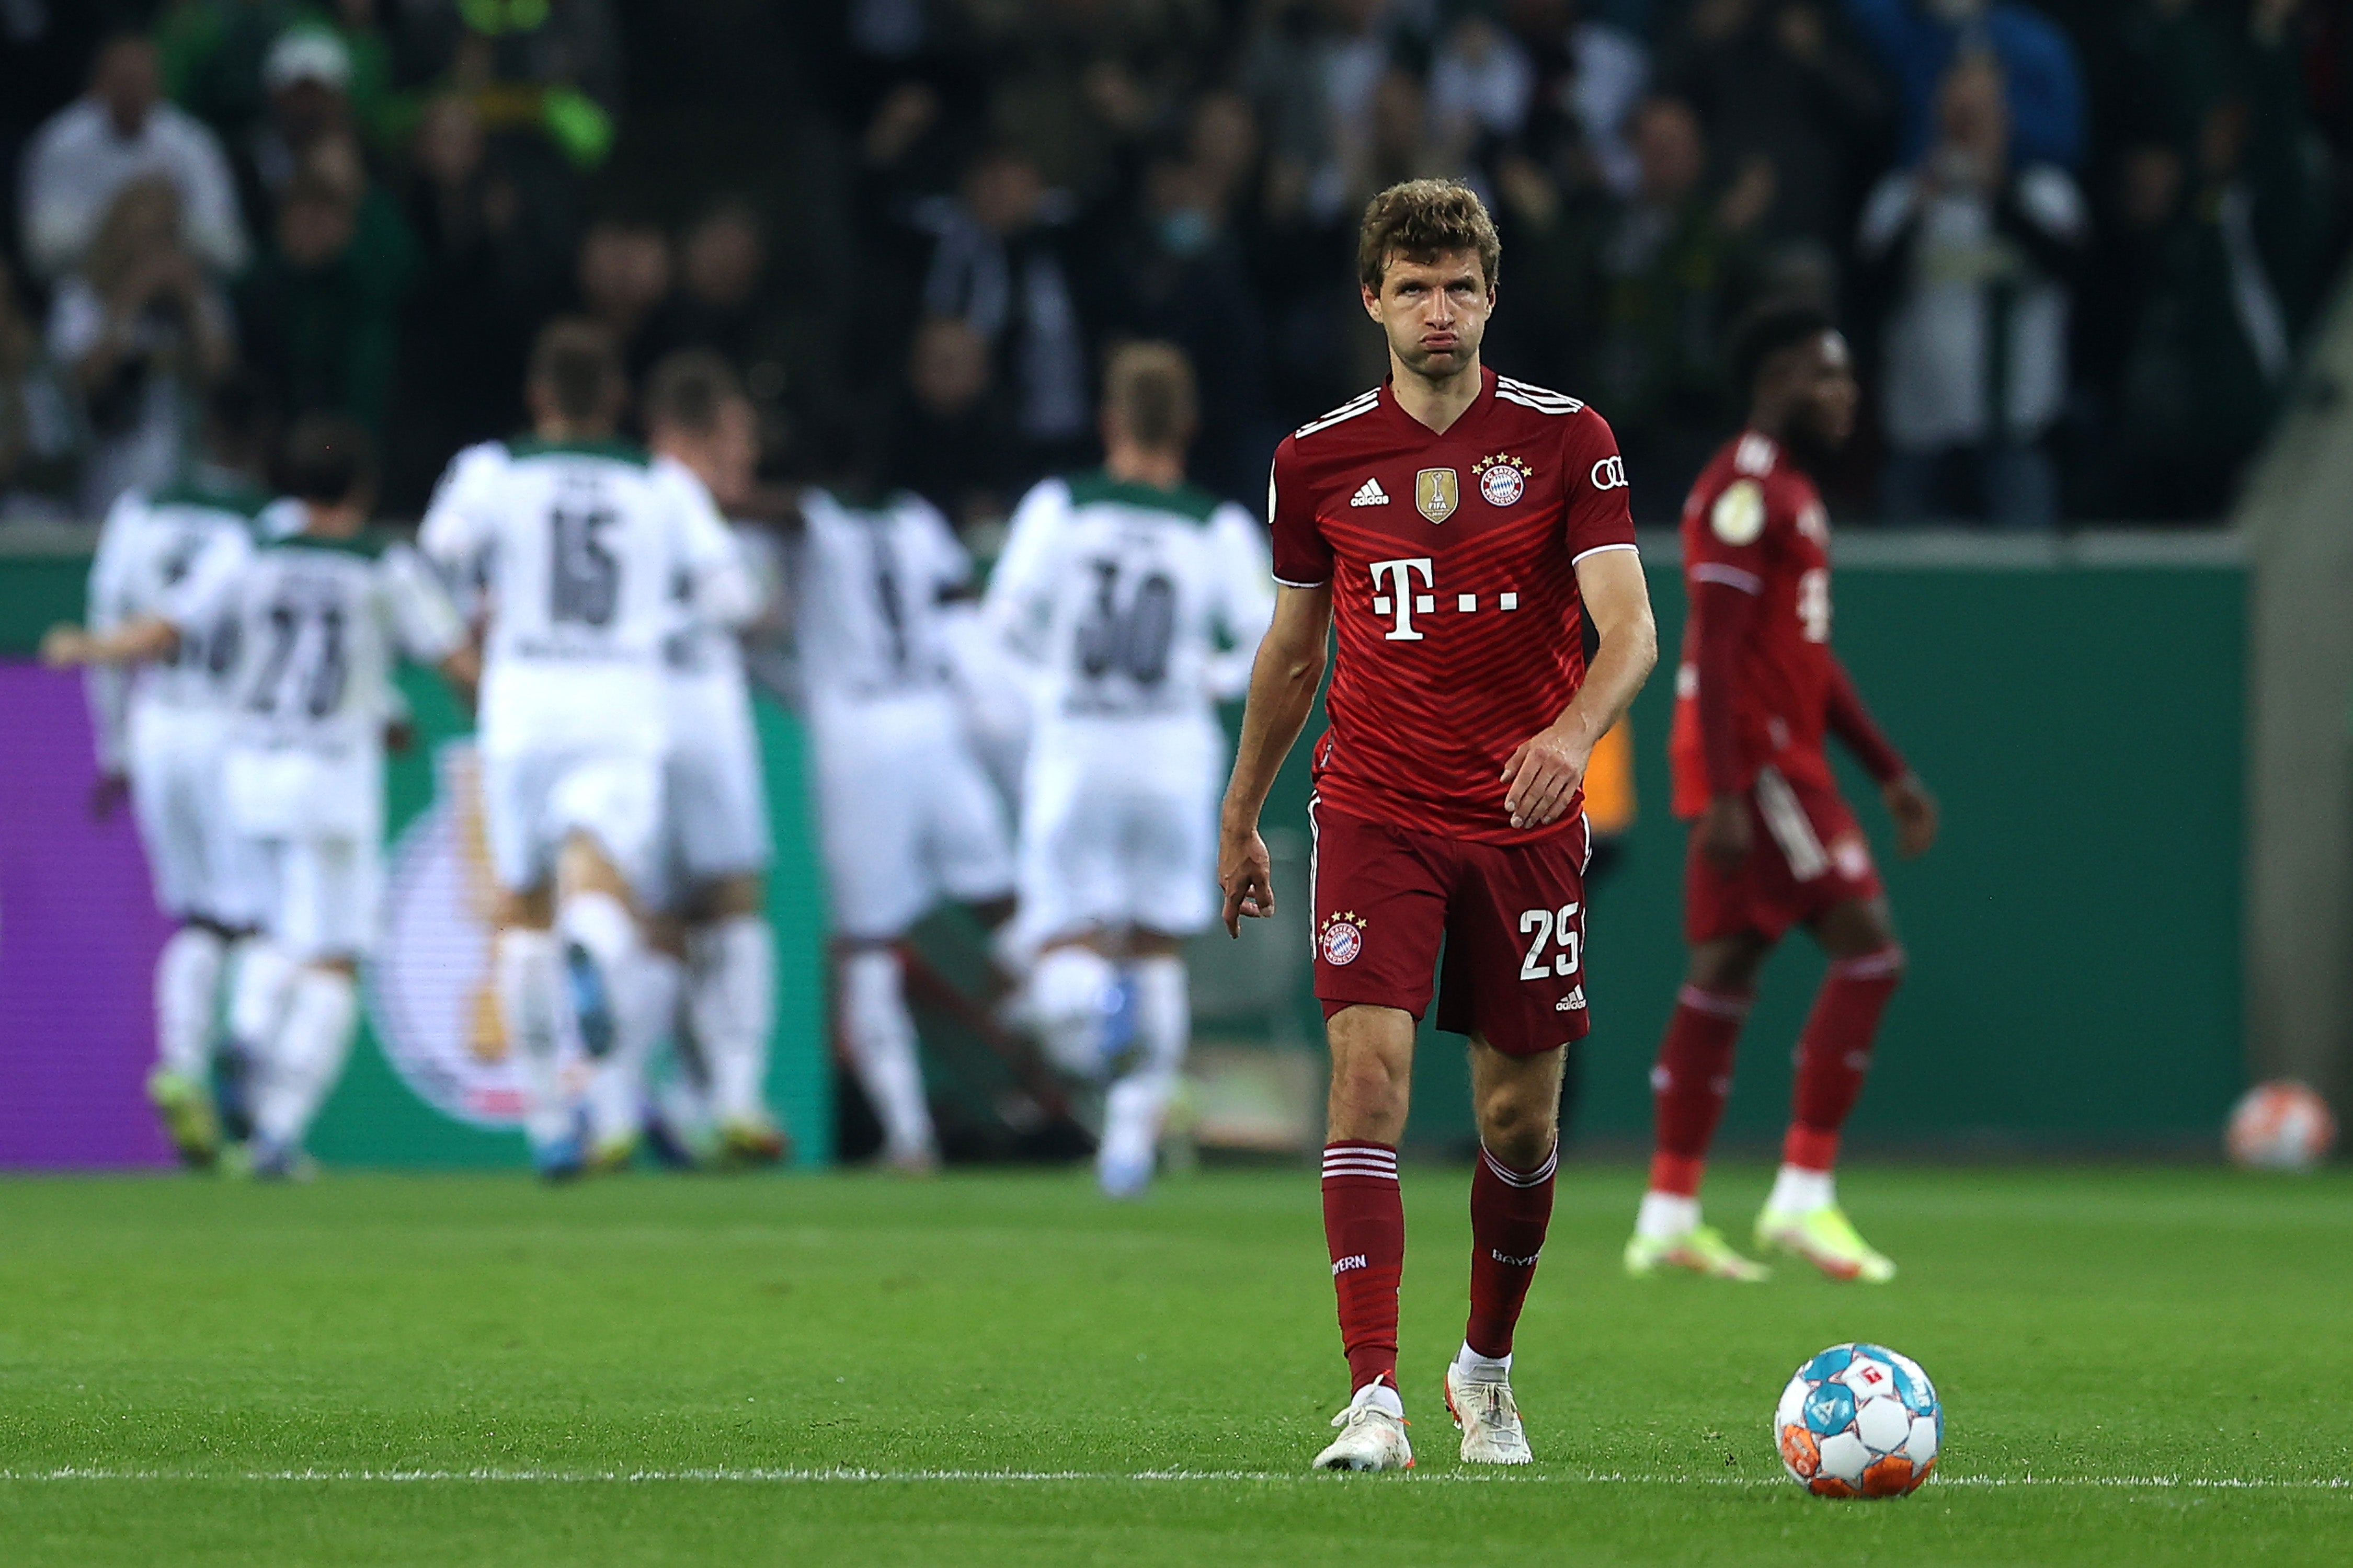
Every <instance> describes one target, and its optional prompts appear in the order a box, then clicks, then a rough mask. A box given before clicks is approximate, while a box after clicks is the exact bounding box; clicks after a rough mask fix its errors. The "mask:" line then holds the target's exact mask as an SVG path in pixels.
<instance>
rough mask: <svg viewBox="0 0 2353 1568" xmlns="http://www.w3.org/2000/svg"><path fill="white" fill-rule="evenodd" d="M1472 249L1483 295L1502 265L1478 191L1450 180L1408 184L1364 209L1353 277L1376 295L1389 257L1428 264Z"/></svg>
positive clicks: (1490, 288) (1501, 253) (1498, 242)
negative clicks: (1451, 252) (1450, 253)
mask: <svg viewBox="0 0 2353 1568" xmlns="http://www.w3.org/2000/svg"><path fill="white" fill-rule="evenodd" d="M1446 250H1475V251H1477V252H1478V253H1479V270H1480V271H1481V273H1482V274H1483V275H1485V277H1486V279H1487V289H1488V292H1490V293H1493V291H1494V288H1495V273H1496V271H1497V269H1498V268H1500V266H1501V265H1502V262H1503V257H1504V242H1503V241H1502V240H1501V239H1499V238H1497V237H1496V236H1495V220H1494V219H1493V217H1491V216H1488V213H1487V204H1486V203H1484V202H1482V201H1481V200H1480V199H1479V193H1478V192H1476V191H1474V190H1472V188H1471V187H1470V186H1468V185H1466V184H1461V183H1460V182H1458V181H1454V180H1408V181H1407V182H1406V183H1405V184H1401V185H1391V186H1390V187H1389V188H1388V190H1386V191H1383V192H1382V193H1381V194H1380V195H1377V196H1375V197H1374V198H1373V199H1372V200H1371V201H1370V202H1367V203H1366V205H1365V223H1364V226H1363V227H1362V228H1361V229H1359V230H1358V231H1357V233H1356V277H1357V279H1359V280H1360V281H1361V282H1362V283H1363V284H1364V286H1365V287H1366V288H1367V289H1371V290H1373V292H1375V293H1376V294H1377V293H1379V292H1380V288H1381V279H1382V278H1383V277H1384V276H1385V275H1386V274H1387V273H1388V268H1389V258H1392V257H1399V256H1401V257H1403V258H1406V259H1407V260H1409V261H1419V262H1428V261H1430V260H1433V259H1435V258H1437V256H1438V254H1439V253H1440V251H1446Z"/></svg>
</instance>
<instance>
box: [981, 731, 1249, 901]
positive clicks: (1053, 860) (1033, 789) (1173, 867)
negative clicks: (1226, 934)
mask: <svg viewBox="0 0 2353 1568" xmlns="http://www.w3.org/2000/svg"><path fill="white" fill-rule="evenodd" d="M1224 761H1225V737H1224V736H1223V735H1222V734H1221V733H1220V732H1219V731H1218V729H1217V728H1216V726H1215V725H1214V724H1212V723H1210V722H1208V721H1195V720H1189V719H1185V720H1168V719H1145V720H1117V719H1105V720H1089V721H1057V722H1053V723H1050V724H1048V725H1046V726H1044V727H1042V728H1041V729H1040V730H1039V734H1038V743H1037V745H1036V747H1035V748H1034V749H1033V750H1032V751H1031V752H1030V754H1029V785H1028V787H1027V789H1025V790H1024V791H1023V809H1022V814H1021V934H1022V936H1023V938H1024V940H1025V941H1026V942H1031V943H1035V942H1051V941H1053V940H1054V939H1055V938H1057V937H1060V936H1065V935H1068V934H1070V933H1071V932H1073V931H1083V930H1087V929H1089V928H1092V927H1098V926H1104V927H1117V926H1140V927H1142V928H1143V929H1145V930H1146V931H1160V932H1164V933H1166V934H1167V935H1169V936H1187V935H1190V934H1191V933H1192V932H1194V931H1200V930H1203V929H1204V928H1206V927H1207V926H1208V923H1209V921H1210V919H1211V918H1212V917H1213V916H1214V915H1215V914H1216V913H1217V909H1218V899H1217V879H1218V795H1219V786H1220V785H1221V784H1223V783H1224V780H1223V778H1222V776H1221V775H1222V773H1224Z"/></svg>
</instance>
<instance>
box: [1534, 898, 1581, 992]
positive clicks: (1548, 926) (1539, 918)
mask: <svg viewBox="0 0 2353 1568" xmlns="http://www.w3.org/2000/svg"><path fill="white" fill-rule="evenodd" d="M1580 907H1581V906H1579V905H1577V904H1563V905H1561V907H1560V908H1559V909H1557V910H1527V911H1526V912H1525V913H1524V914H1522V915H1521V916H1520V934H1521V935H1522V936H1528V935H1530V934H1531V933H1533V934H1534V940H1533V941H1531V942H1529V943H1528V951H1527V956H1525V958H1523V959H1521V960H1520V978H1521V979H1523V980H1549V979H1551V978H1552V977H1553V976H1555V975H1556V974H1562V975H1565V974H1574V973H1577V964H1578V963H1579V962H1580V961H1581V960H1582V959H1583V958H1584V933H1583V932H1581V931H1578V930H1577V910H1578V909H1579V908H1580ZM1556 945H1557V946H1558V948H1559V950H1560V951H1558V952H1551V951H1550V950H1551V949H1553V948H1554V947H1555V946H1556ZM1548 952H1550V956H1551V959H1552V966H1551V967H1550V968H1549V969H1547V968H1546V966H1545V959H1546V954H1547V953H1548Z"/></svg>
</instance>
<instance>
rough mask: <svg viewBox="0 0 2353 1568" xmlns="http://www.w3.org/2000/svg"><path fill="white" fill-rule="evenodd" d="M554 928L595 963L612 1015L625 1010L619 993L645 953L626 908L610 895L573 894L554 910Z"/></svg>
mask: <svg viewBox="0 0 2353 1568" xmlns="http://www.w3.org/2000/svg"><path fill="white" fill-rule="evenodd" d="M555 929H556V930H557V931H559V932H561V933H562V934H563V937H564V940H565V941H566V942H577V943H579V944H580V945H581V946H582V947H585V948H586V949H587V950H588V956H589V957H590V958H592V959H594V960H596V967H597V968H598V969H600V970H602V971H603V972H604V974H605V984H606V985H607V988H608V989H609V990H610V991H611V993H612V998H613V1008H614V1011H615V1013H616V1014H618V1013H619V1012H620V1011H621V1010H622V1009H624V1008H626V1007H627V1006H628V1002H627V1000H626V999H625V998H624V996H623V994H622V992H623V991H624V989H625V988H626V987H627V985H628V972H629V970H630V968H631V967H632V966H633V965H634V964H635V963H637V960H638V954H639V953H640V952H644V951H645V939H644V937H643V936H642V935H641V934H640V933H639V931H638V921H637V917H636V916H634V915H632V914H630V913H629V910H628V905H626V904H624V903H622V902H621V900H618V899H617V898H615V897H614V896H613V895H612V894H610V893H605V892H594V891H592V892H586V893H575V894H573V895H572V896H571V897H570V898H567V899H565V900H564V902H563V903H562V904H561V905H559V906H558V907H557V909H556V911H555Z"/></svg>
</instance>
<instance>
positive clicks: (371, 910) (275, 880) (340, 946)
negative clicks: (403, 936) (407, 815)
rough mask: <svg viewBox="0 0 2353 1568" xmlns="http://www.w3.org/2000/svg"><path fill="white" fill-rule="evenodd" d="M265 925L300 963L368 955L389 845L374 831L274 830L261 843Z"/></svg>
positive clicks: (262, 921) (266, 930)
mask: <svg viewBox="0 0 2353 1568" xmlns="http://www.w3.org/2000/svg"><path fill="white" fill-rule="evenodd" d="M259 857H260V860H261V867H262V882H263V885H264V887H265V888H266V889H267V900H268V907H267V908H266V909H265V910H264V911H263V914H262V919H261V929H262V931H263V932H264V933H265V934H267V935H268V936H269V940H270V941H271V942H273V943H274V944H275V945H277V946H278V947H279V948H280V949H282V950H283V951H284V952H285V953H286V956H287V957H289V958H291V959H293V960H294V961H295V962H296V963H311V962H315V961H318V960H322V959H331V958H364V957H366V956H367V955H368V954H369V953H370V952H373V951H374V950H375V937H376V921H377V917H378V911H379V910H380V909H381V907H382V903H383V899H384V847H383V846H382V845H381V844H380V843H379V842H378V841H377V840H376V839H375V838H372V837H370V838H345V837H333V838H309V837H305V838H269V839H264V840H262V841H261V843H260V844H259Z"/></svg>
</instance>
